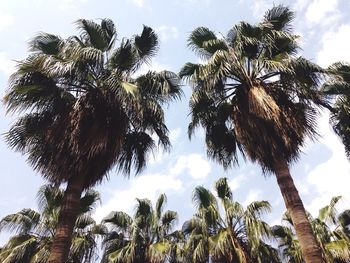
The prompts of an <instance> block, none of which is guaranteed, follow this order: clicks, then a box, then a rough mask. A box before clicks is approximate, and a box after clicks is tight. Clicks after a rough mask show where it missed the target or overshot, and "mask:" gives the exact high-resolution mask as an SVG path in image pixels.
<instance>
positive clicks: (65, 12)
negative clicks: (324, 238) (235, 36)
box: [0, 0, 350, 244]
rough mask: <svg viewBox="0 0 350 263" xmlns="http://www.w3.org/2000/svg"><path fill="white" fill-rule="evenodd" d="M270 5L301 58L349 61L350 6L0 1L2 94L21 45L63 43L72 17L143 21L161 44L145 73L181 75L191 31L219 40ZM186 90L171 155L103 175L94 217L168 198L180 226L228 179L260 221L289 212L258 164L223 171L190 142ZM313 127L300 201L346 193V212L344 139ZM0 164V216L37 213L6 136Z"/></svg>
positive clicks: (36, 181)
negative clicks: (261, 203) (205, 30)
mask: <svg viewBox="0 0 350 263" xmlns="http://www.w3.org/2000/svg"><path fill="white" fill-rule="evenodd" d="M274 3H275V4H284V5H288V6H290V8H291V9H293V10H294V11H296V13H297V17H296V19H295V23H294V26H295V31H296V32H297V33H298V34H299V35H300V36H301V37H302V39H301V46H302V48H303V50H302V51H301V53H302V54H303V55H304V56H305V57H307V58H309V59H311V60H312V61H314V62H316V63H319V64H320V65H322V66H328V65H329V64H331V63H333V62H336V61H340V60H341V61H349V62H350V51H349V46H350V17H349V15H348V14H349V11H350V1H348V0H297V1H270V0H231V1H228V0H220V1H219V0H216V1H214V0H202V1H199V0H168V1H162V0H114V1H112V0H111V1H101V0H100V1H96V0H0V35H1V40H2V41H0V96H1V97H3V95H4V93H5V90H6V87H7V80H8V77H9V75H10V74H11V72H13V70H14V65H15V62H14V61H15V60H20V59H23V58H25V57H26V55H27V54H28V52H27V42H28V41H29V39H30V38H31V37H33V36H34V35H35V34H36V33H38V32H40V31H44V32H49V33H54V34H59V35H61V36H62V37H67V36H69V35H72V34H76V33H77V31H76V28H75V25H74V24H73V22H74V21H75V20H77V19H79V18H85V19H99V18H105V17H106V18H111V19H113V20H114V22H115V24H116V26H117V30H118V36H119V39H121V38H122V37H129V36H131V35H133V34H135V33H139V32H141V30H142V24H145V25H148V26H151V27H152V28H154V29H155V30H156V31H157V32H158V35H159V36H160V41H161V45H160V50H159V54H158V56H157V57H155V58H154V60H153V63H152V65H151V68H152V69H154V70H162V69H169V70H172V71H174V72H178V71H179V69H180V67H181V66H182V65H183V64H184V63H185V62H187V61H192V62H197V61H198V58H196V57H195V56H194V54H193V53H192V52H191V51H190V50H189V49H188V48H187V47H186V39H187V37H188V35H189V33H190V32H191V30H193V29H194V28H196V27H197V26H207V27H209V28H210V29H212V30H213V31H215V32H217V33H221V34H223V35H225V34H226V32H227V31H228V30H229V29H230V28H231V27H232V26H233V25H234V24H236V23H237V22H239V21H242V20H244V21H249V22H251V23H254V22H255V21H258V20H259V19H260V18H261V17H262V15H263V13H264V12H265V10H266V9H268V8H270V7H272V6H273V4H274ZM142 70H143V71H146V70H147V69H146V68H142ZM184 92H185V94H186V96H185V97H184V98H183V100H182V102H177V103H174V104H172V105H170V106H169V108H168V109H167V112H166V117H167V119H166V120H167V124H168V127H169V129H170V137H171V141H172V143H173V148H172V151H171V152H170V153H162V152H155V154H154V156H152V157H150V160H149V165H148V167H147V169H146V170H145V171H144V172H143V174H141V175H139V176H137V177H133V175H132V176H131V177H130V179H125V178H124V177H123V176H122V175H118V174H116V172H115V171H114V170H112V171H111V172H110V174H109V179H108V180H105V181H104V182H103V183H102V184H101V185H99V186H98V187H97V189H98V190H99V191H100V193H101V196H102V205H101V206H100V207H98V208H97V210H96V214H95V217H96V219H98V220H99V219H101V218H103V217H104V216H105V215H107V214H108V213H109V212H110V211H112V210H124V211H126V212H129V213H132V212H133V206H134V205H135V198H136V197H139V198H149V199H151V200H155V199H156V197H157V196H158V195H159V194H160V193H163V192H165V193H167V195H168V208H169V209H172V210H175V211H178V212H179V214H180V220H179V224H181V223H182V222H183V221H184V220H186V219H188V218H190V217H191V215H192V213H193V211H194V208H193V205H192V203H191V195H192V191H193V188H194V187H195V186H197V185H204V186H206V187H208V188H210V189H212V187H213V184H214V182H215V180H217V179H218V178H219V177H222V176H226V177H228V179H229V183H230V185H231V187H232V189H233V192H234V198H236V200H238V201H240V202H242V203H243V204H248V203H249V202H251V201H254V200H268V201H270V203H271V204H272V206H273V212H272V213H271V214H270V215H269V216H267V218H266V219H267V220H268V221H269V222H270V223H279V218H280V215H281V213H282V212H284V210H285V209H284V204H283V201H282V196H281V195H280V193H279V189H278V187H277V184H276V181H275V178H274V177H272V176H269V177H264V176H263V175H262V172H261V170H260V168H259V167H258V166H257V165H254V164H252V163H250V162H246V163H244V162H241V163H240V166H239V167H235V168H233V169H230V170H228V171H224V170H223V169H222V168H221V167H220V166H218V165H217V164H215V163H213V162H211V161H208V160H207V158H206V155H205V145H204V137H203V132H202V131H200V130H199V131H198V132H197V134H196V136H195V138H194V139H193V140H192V141H189V140H188V137H187V124H188V122H189V117H188V112H189V109H188V106H187V105H188V98H189V94H190V88H189V87H188V86H184ZM0 115H1V117H0V133H1V134H3V133H4V132H6V131H7V130H8V129H9V127H10V126H9V125H10V124H11V122H12V121H13V120H14V118H15V116H7V115H5V111H4V108H3V107H1V108H0ZM319 123H320V124H319V129H318V131H319V133H320V137H319V138H318V140H317V141H308V142H307V144H306V145H305V147H304V148H303V153H302V154H301V155H300V158H299V160H298V162H297V163H295V164H293V165H292V168H291V170H292V175H293V177H294V179H295V183H296V185H297V187H298V189H299V193H300V195H301V196H302V199H303V200H304V204H305V206H306V208H307V209H308V210H309V211H311V212H312V213H313V214H314V215H315V214H317V211H318V209H319V208H320V207H321V206H323V205H326V204H327V203H328V201H329V200H330V198H331V197H332V196H335V195H343V196H344V197H345V199H344V200H343V202H342V203H341V207H343V208H344V207H348V208H349V207H350V191H349V182H350V164H349V162H348V160H347V159H346V157H345V154H344V149H343V146H342V144H341V142H340V140H339V139H338V138H337V137H336V136H335V135H334V133H333V132H332V131H331V129H330V126H329V124H328V117H327V114H326V113H325V114H322V115H321V116H320V120H319ZM0 167H1V171H0V176H1V180H0V182H1V183H0V218H2V217H3V216H5V215H7V214H10V213H14V212H17V211H19V210H20V209H22V208H25V207H26V208H27V207H31V208H36V202H35V195H36V192H37V190H38V188H39V187H40V185H42V184H43V182H44V181H43V180H42V179H41V177H40V175H39V174H37V173H35V172H33V171H32V169H31V168H30V167H29V166H28V165H27V164H26V160H25V157H24V156H21V155H20V154H19V153H15V152H13V151H12V150H10V149H9V148H8V147H7V146H6V144H5V142H4V140H3V138H1V139H0ZM341 207H340V209H341ZM5 238H6V235H4V234H0V244H1V243H2V242H3V241H4V240H5Z"/></svg>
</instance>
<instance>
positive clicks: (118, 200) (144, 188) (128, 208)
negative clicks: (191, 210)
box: [94, 129, 211, 221]
mask: <svg viewBox="0 0 350 263" xmlns="http://www.w3.org/2000/svg"><path fill="white" fill-rule="evenodd" d="M174 133H177V130H176V129H175V130H174ZM210 171H211V166H210V164H209V163H208V161H207V160H206V159H205V158H203V156H202V155H200V154H195V153H192V154H188V155H181V156H179V157H178V159H177V161H176V162H175V164H174V165H173V166H172V167H170V169H169V170H168V171H167V172H165V173H154V174H146V175H142V176H139V177H136V178H134V179H132V180H130V181H129V183H128V184H127V186H125V187H124V188H123V189H118V190H116V191H113V192H112V198H110V199H109V200H108V201H107V202H106V203H105V204H104V205H102V206H101V207H99V208H97V209H96V212H95V215H94V218H95V219H96V220H97V221H99V220H101V219H102V218H103V217H105V216H107V215H108V213H109V212H111V211H124V212H127V213H131V212H132V208H133V207H134V205H135V200H136V198H148V199H150V200H151V201H152V202H154V201H155V200H156V198H157V197H158V195H159V194H161V193H166V194H168V195H170V194H171V193H172V192H178V191H181V190H183V187H184V186H183V182H182V181H181V179H180V178H179V176H180V175H181V174H188V175H190V176H191V177H192V178H193V179H203V178H205V177H207V176H208V174H209V173H210ZM109 192H111V191H109Z"/></svg>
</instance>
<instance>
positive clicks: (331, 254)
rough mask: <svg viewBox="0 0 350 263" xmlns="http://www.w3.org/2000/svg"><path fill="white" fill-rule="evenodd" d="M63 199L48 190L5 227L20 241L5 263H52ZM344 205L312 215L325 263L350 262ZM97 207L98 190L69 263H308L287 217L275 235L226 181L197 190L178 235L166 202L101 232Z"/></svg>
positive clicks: (256, 207) (140, 207) (349, 221)
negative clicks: (34, 205)
mask: <svg viewBox="0 0 350 263" xmlns="http://www.w3.org/2000/svg"><path fill="white" fill-rule="evenodd" d="M63 195H64V191H63V190H62V189H60V188H58V187H57V186H52V185H44V186H43V187H41V188H40V190H39V192H38V195H37V197H38V206H39V212H37V211H34V210H32V209H23V210H21V211H19V212H17V213H15V214H11V215H8V216H5V217H4V218H3V219H1V221H0V231H4V230H7V231H10V232H12V233H14V235H13V236H11V237H10V238H9V240H8V241H7V243H6V244H5V245H4V246H3V247H2V248H0V260H1V262H4V263H15V262H21V263H29V262H30V263H41V262H47V260H48V257H49V255H50V246H51V245H52V242H53V238H54V233H55V228H56V226H57V224H58V214H59V210H60V209H61V207H62V201H63ZM340 199H341V197H340V196H338V197H334V198H332V200H331V201H330V204H329V205H327V206H325V207H323V208H321V209H320V210H319V215H318V217H317V218H312V216H311V215H310V214H308V217H309V220H310V222H311V225H312V229H313V231H314V233H315V236H316V239H317V242H318V245H319V246H320V247H321V249H322V255H323V256H324V258H325V259H326V260H327V262H334V263H346V262H350V210H345V211H343V212H341V213H338V211H337V209H336V205H337V203H338V201H339V200H340ZM99 200H100V199H99V194H98V192H96V191H94V190H87V191H86V192H85V193H84V194H83V196H82V197H81V198H80V201H79V207H78V217H77V219H76V221H75V225H74V229H73V238H72V245H71V247H70V251H69V255H68V261H67V262H70V263H78V262H84V263H89V262H101V263H112V262H115V263H141V262H144V263H165V262H173V263H186V262H203V263H205V262H218V263H219V262H221V263H231V262H242V263H249V262H260V263H280V262H290V263H303V262H305V261H304V259H303V256H302V252H301V247H300V243H299V241H298V239H297V237H296V235H295V229H294V226H293V224H292V220H291V217H290V216H289V214H288V212H286V213H285V214H284V215H283V218H282V225H276V226H272V227H271V226H270V225H269V224H268V223H266V222H265V221H264V220H263V217H264V215H265V214H267V213H269V212H270V211H271V206H270V204H269V203H268V202H267V201H254V202H252V203H250V204H248V205H247V206H243V205H242V204H240V203H239V202H237V201H235V200H234V199H233V193H232V191H231V189H230V187H229V184H228V182H227V178H220V179H219V180H218V181H217V182H216V183H215V191H214V192H211V191H210V190H208V189H207V188H205V187H203V186H197V187H196V188H195V189H194V191H193V197H192V201H193V203H194V205H195V208H196V211H195V214H194V215H193V217H192V218H191V219H189V220H187V221H185V222H184V223H183V225H182V228H181V229H179V230H174V228H175V226H176V225H177V219H178V214H177V212H175V211H170V210H167V211H165V205H166V202H167V197H166V195H165V194H161V195H159V197H158V199H157V200H156V203H155V206H153V205H152V203H151V201H150V200H148V199H136V206H135V209H134V215H133V216H130V215H128V214H127V213H125V212H122V211H112V212H111V213H110V214H109V215H107V216H106V217H105V218H104V219H103V220H102V221H101V222H100V223H99V224H97V223H96V222H95V220H94V219H93V218H92V217H91V214H92V213H93V211H94V207H95V206H96V204H97V202H98V201H99Z"/></svg>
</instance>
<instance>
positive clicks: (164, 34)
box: [155, 25, 179, 42]
mask: <svg viewBox="0 0 350 263" xmlns="http://www.w3.org/2000/svg"><path fill="white" fill-rule="evenodd" d="M155 31H156V32H157V34H158V35H159V37H160V40H161V41H162V42H166V41H168V40H172V39H177V38H178V37H179V30H178V29H177V27H175V26H165V25H163V26H159V27H156V28H155Z"/></svg>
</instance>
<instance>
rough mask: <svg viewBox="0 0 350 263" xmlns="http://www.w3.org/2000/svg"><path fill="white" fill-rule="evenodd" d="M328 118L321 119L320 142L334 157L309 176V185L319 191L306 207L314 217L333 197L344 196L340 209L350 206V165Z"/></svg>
mask: <svg viewBox="0 0 350 263" xmlns="http://www.w3.org/2000/svg"><path fill="white" fill-rule="evenodd" d="M328 118H329V116H328V114H324V115H323V116H322V118H321V119H320V122H319V123H320V127H319V130H320V131H321V133H322V134H321V135H322V139H321V140H320V142H321V143H322V144H323V145H325V146H326V147H327V148H328V149H330V150H331V151H332V155H331V157H330V158H329V159H328V160H327V161H326V162H323V163H321V164H319V165H317V166H316V167H315V168H314V169H312V170H311V171H310V172H309V173H308V176H307V183H308V184H310V185H311V187H312V188H313V189H314V190H316V191H317V196H316V197H315V198H313V199H312V200H311V202H310V203H309V204H308V205H307V206H306V207H307V210H308V211H310V212H311V213H312V214H313V215H314V216H316V215H317V214H318V210H319V209H320V208H321V207H323V206H325V205H327V204H328V203H329V201H330V200H331V198H332V197H333V196H338V195H342V196H343V197H344V198H345V199H344V202H342V204H343V206H341V207H340V208H345V207H346V206H345V205H347V207H349V206H350V203H349V201H350V191H349V182H350V163H349V160H347V158H346V156H345V153H344V147H343V144H342V143H341V141H340V139H339V138H338V137H337V136H336V135H335V134H334V133H333V132H332V131H331V129H330V126H329V123H328Z"/></svg>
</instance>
